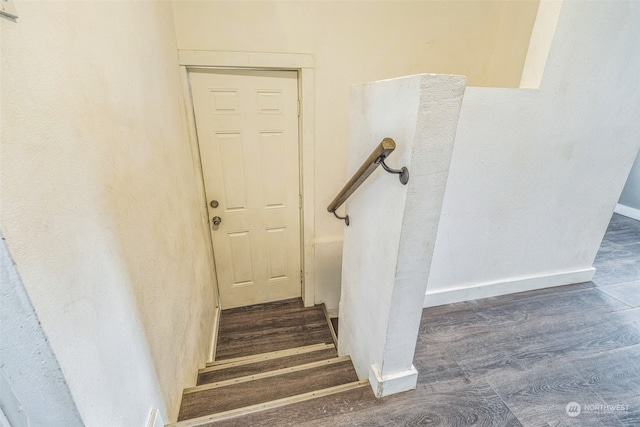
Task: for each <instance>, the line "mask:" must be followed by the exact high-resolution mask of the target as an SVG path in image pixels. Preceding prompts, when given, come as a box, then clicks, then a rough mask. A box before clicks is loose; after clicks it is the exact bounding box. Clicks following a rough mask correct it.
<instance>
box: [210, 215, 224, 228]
mask: <svg viewBox="0 0 640 427" xmlns="http://www.w3.org/2000/svg"><path fill="white" fill-rule="evenodd" d="M211 221H212V222H213V225H214V227H217V226H219V225H220V223H221V222H222V218H220V217H219V216H214V217H213V219H212V220H211Z"/></svg>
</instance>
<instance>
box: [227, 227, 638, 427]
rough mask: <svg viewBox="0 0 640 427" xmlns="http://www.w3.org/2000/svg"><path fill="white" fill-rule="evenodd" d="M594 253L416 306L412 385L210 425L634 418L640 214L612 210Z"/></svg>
mask: <svg viewBox="0 0 640 427" xmlns="http://www.w3.org/2000/svg"><path fill="white" fill-rule="evenodd" d="M594 265H595V267H597V269H598V271H597V273H596V276H595V277H594V280H593V282H589V283H582V284H578V285H570V286H563V287H559V288H553V289H544V290H539V291H533V292H526V293H521V294H516V295H507V296H503V297H496V298H488V299H484V300H477V301H470V302H465V303H459V304H452V305H446V306H441V307H433V308H429V309H425V310H424V311H423V315H422V323H421V328H420V335H419V339H418V345H417V348H416V354H415V358H414V365H415V367H416V368H417V369H418V371H419V376H418V386H417V389H416V390H414V391H410V392H406V393H402V394H399V395H393V396H389V397H386V398H383V399H375V398H374V397H373V395H372V393H371V391H370V390H368V389H358V390H353V391H351V392H349V393H343V394H340V395H333V396H327V397H323V398H319V399H315V400H311V401H307V402H303V403H299V404H295V405H292V406H289V407H284V408H279V409H273V410H268V411H264V412H260V413H256V414H252V415H248V416H245V417H241V418H237V419H233V420H227V421H223V422H221V423H216V424H215V425H216V426H249V425H250V426H256V427H258V426H313V427H316V426H317V427H337V426H372V427H373V426H487V427H497V426H525V427H551V426H580V427H587V426H603V427H616V426H624V427H632V426H633V427H637V426H640V222H638V221H635V220H632V219H628V218H625V217H622V216H619V215H614V217H613V218H612V221H611V224H610V226H609V229H608V231H607V234H606V236H605V238H604V240H603V242H602V247H601V248H600V251H599V252H598V256H597V258H596V261H595V263H594ZM571 402H576V403H578V404H579V405H580V409H581V412H580V413H579V414H577V413H576V412H571V413H570V414H571V415H577V416H574V417H571V416H569V415H568V414H567V407H568V404H570V403H571Z"/></svg>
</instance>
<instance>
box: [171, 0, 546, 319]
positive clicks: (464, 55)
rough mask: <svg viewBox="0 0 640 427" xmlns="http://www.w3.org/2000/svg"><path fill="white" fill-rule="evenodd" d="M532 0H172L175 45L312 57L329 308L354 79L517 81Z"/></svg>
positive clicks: (321, 286) (320, 279)
mask: <svg viewBox="0 0 640 427" xmlns="http://www.w3.org/2000/svg"><path fill="white" fill-rule="evenodd" d="M537 7H538V1H537V0H533V1H517V2H514V1H510V0H507V1H493V0H489V1H396V0H387V1H375V2H365V1H358V2H354V1H331V2H328V1H304V2H300V1H282V0H277V1H270V0H267V1H216V0H212V1H204V2H203V1H176V2H175V3H174V12H175V22H176V33H177V39H178V48H179V49H201V50H214V51H239V52H289V53H308V54H312V55H313V56H314V58H315V111H316V114H315V117H314V119H315V130H316V133H315V144H316V147H315V203H316V207H315V224H314V225H315V230H316V235H315V249H316V253H315V272H316V276H315V283H316V302H318V303H319V302H326V303H327V306H328V308H329V310H330V311H332V312H335V310H336V309H337V303H338V299H339V294H340V259H341V253H340V251H341V247H342V223H341V222H340V221H338V220H336V219H335V218H334V217H333V215H331V214H329V213H328V212H327V210H326V208H327V205H328V204H329V202H330V201H331V200H332V199H333V198H334V196H335V195H336V194H337V193H338V191H339V190H340V189H341V188H342V186H343V185H344V184H345V183H346V181H347V179H348V178H349V176H347V167H346V162H347V143H348V117H349V91H350V87H351V85H354V84H362V83H366V82H370V81H375V80H380V79H386V78H392V77H398V76H404V75H409V74H417V73H448V74H461V75H466V76H467V79H468V81H469V84H473V85H478V86H499V87H517V86H518V84H519V82H520V75H521V72H522V67H523V64H524V60H525V56H526V52H527V46H528V43H529V36H530V33H531V28H532V27H533V23H534V21H535V15H536V10H537Z"/></svg>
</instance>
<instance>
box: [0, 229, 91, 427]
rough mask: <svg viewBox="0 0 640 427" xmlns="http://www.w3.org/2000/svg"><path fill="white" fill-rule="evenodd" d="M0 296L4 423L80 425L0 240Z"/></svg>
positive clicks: (20, 426)
mask: <svg viewBox="0 0 640 427" xmlns="http://www.w3.org/2000/svg"><path fill="white" fill-rule="evenodd" d="M0 298H1V299H2V308H1V309H0V337H2V341H0V366H1V372H0V375H2V377H1V378H0V381H2V382H1V384H0V406H2V408H3V411H4V413H5V415H6V416H7V419H8V421H9V422H10V423H11V425H12V426H13V427H23V426H24V427H27V426H31V427H39V426H40V427H46V426H68V427H78V426H82V425H83V423H82V420H81V419H80V414H79V413H78V409H77V408H76V406H75V404H74V402H73V399H72V397H71V393H70V392H69V387H68V386H67V383H66V382H65V379H64V375H63V374H62V371H61V370H60V365H59V364H58V361H57V360H56V357H55V355H54V354H53V351H51V347H50V346H49V342H48V341H47V338H46V337H45V335H44V332H43V331H42V327H41V325H40V322H39V321H38V316H37V315H36V313H35V312H34V310H33V306H32V305H31V301H29V297H28V296H27V293H26V292H25V290H24V285H23V284H22V280H20V276H19V275H18V272H17V270H16V268H15V266H14V265H13V260H12V259H11V256H10V255H9V252H8V251H7V246H6V245H5V242H4V239H2V240H0ZM44 378H46V379H47V380H46V381H44V380H43V379H44Z"/></svg>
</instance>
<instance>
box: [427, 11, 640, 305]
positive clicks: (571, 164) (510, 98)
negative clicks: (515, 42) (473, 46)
mask: <svg viewBox="0 0 640 427" xmlns="http://www.w3.org/2000/svg"><path fill="white" fill-rule="evenodd" d="M638 40H640V3H638V2H622V1H620V2H577V1H568V2H564V3H563V4H562V9H561V13H560V17H559V20H558V24H557V28H556V30H555V36H554V39H553V43H552V46H551V51H550V53H549V58H548V61H547V65H546V69H545V73H544V77H543V79H542V85H541V87H540V89H539V90H519V89H489V88H476V87H468V88H467V89H466V91H465V96H464V101H463V104H462V111H461V114H460V122H459V127H458V133H457V136H456V142H455V149H454V153H453V159H452V164H451V172H450V177H449V184H448V187H447V191H446V195H445V201H444V207H443V213H442V218H441V220H440V226H439V230H438V239H437V241H436V248H435V254H434V260H433V265H432V271H431V276H430V278H429V283H428V286H427V295H426V298H425V305H426V306H430V305H438V304H442V303H446V302H453V301H459V300H464V299H470V298H478V297H484V296H490V295H496V294H502V293H510V292H518V291H523V290H527V289H533V288H539V287H546V286H554V285H562V284H567V283H575V282H580V281H587V280H590V278H591V277H592V275H593V269H592V267H591V265H592V263H593V260H594V258H595V255H596V252H597V250H598V247H599V245H600V241H601V240H602V237H603V235H604V232H605V230H606V227H607V224H608V222H609V219H610V217H611V213H612V211H613V208H614V206H615V204H616V201H617V199H618V196H619V195H620V192H621V189H622V187H623V185H624V182H625V179H626V177H627V174H628V173H629V170H630V168H631V165H632V163H633V161H634V156H635V155H636V153H637V151H638V147H639V146H640V138H639V137H638V135H640V121H639V120H638V117H640V56H638V55H635V54H632V52H636V51H637V43H638Z"/></svg>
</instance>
